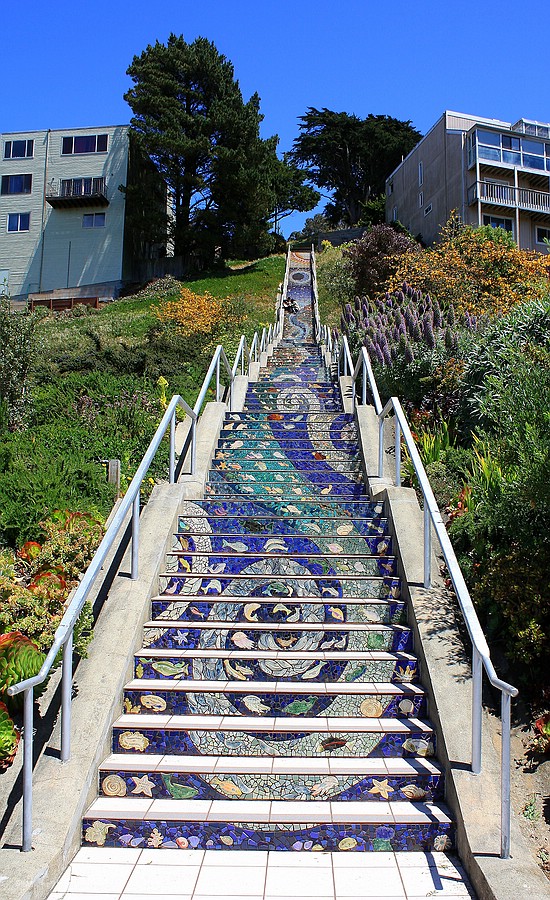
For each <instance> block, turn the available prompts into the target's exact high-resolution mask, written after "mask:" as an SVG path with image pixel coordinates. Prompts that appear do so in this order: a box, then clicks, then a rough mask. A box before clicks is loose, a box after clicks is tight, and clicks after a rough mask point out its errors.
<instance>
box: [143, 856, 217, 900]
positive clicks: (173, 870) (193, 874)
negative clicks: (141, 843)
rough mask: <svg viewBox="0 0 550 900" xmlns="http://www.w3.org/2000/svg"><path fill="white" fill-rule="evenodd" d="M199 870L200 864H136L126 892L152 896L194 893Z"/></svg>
mask: <svg viewBox="0 0 550 900" xmlns="http://www.w3.org/2000/svg"><path fill="white" fill-rule="evenodd" d="M163 852H164V851H163ZM199 870H200V865H199V864H197V865H196V866H163V865H155V864H153V863H151V865H148V866H136V867H135V869H134V870H133V872H132V874H131V875H130V878H129V879H128V884H127V885H126V890H125V894H148V895H149V896H151V897H155V896H156V894H157V893H159V894H162V893H164V894H168V895H170V894H171V895H174V894H176V895H178V894H192V893H193V889H194V887H195V884H196V881H197V876H198V874H199Z"/></svg>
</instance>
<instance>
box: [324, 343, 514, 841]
mask: <svg viewBox="0 0 550 900" xmlns="http://www.w3.org/2000/svg"><path fill="white" fill-rule="evenodd" d="M321 336H322V337H324V338H325V340H326V346H327V349H329V348H330V351H331V358H332V361H333V363H334V364H335V366H336V367H337V371H338V376H339V377H340V375H350V376H351V379H352V404H353V408H354V409H355V406H356V404H357V391H356V383H357V379H358V378H359V376H361V404H362V405H365V404H366V403H367V389H370V394H371V397H372V405H373V406H374V409H375V411H376V415H377V417H378V473H377V474H378V477H379V478H383V475H384V438H385V434H384V422H385V420H386V418H387V416H388V415H390V414H393V416H394V423H395V484H396V485H397V486H400V485H401V451H402V446H403V444H404V445H405V446H406V448H407V451H408V453H409V457H410V460H411V462H412V465H413V468H414V471H415V473H416V477H417V479H418V484H419V486H420V490H421V492H422V499H423V508H424V587H425V588H427V589H428V588H430V587H431V582H432V576H431V558H432V529H433V530H434V532H435V535H436V537H437V540H438V542H439V546H440V548H441V552H442V554H443V558H444V560H445V564H446V566H447V570H448V572H449V577H450V579H451V582H452V585H453V588H454V591H455V594H456V597H457V599H458V604H459V607H460V610H461V612H462V616H463V618H464V622H465V624H466V628H467V630H468V634H469V635H470V640H471V642H472V738H471V747H472V762H471V771H472V774H474V775H479V774H480V773H481V770H482V756H481V738H482V716H483V704H482V681H483V670H485V673H486V675H487V678H488V679H489V682H490V683H491V684H492V685H493V687H495V688H496V689H497V690H499V691H500V693H501V723H502V737H501V770H500V775H501V777H500V782H501V800H500V816H501V845H500V855H501V857H502V858H503V859H508V858H509V856H510V833H511V818H512V811H511V799H510V768H511V747H510V730H511V698H512V697H516V696H517V694H518V690H517V688H515V687H514V686H513V685H511V684H508V683H507V682H506V681H502V680H501V679H500V678H498V676H497V673H496V671H495V668H494V666H493V663H492V660H491V654H490V650H489V646H488V644H487V640H486V638H485V635H484V633H483V629H482V628H481V624H480V622H479V619H478V617H477V613H476V610H475V607H474V605H473V602H472V598H471V596H470V592H469V590H468V587H467V585H466V582H465V580H464V576H463V575H462V572H461V570H460V566H459V564H458V560H457V558H456V555H455V552H454V550H453V546H452V544H451V541H450V538H449V535H448V532H447V529H446V527H445V524H444V522H443V519H442V518H441V513H440V512H439V507H438V505H437V501H436V499H435V496H434V493H433V490H432V487H431V485H430V481H429V479H428V476H427V474H426V470H425V468H424V465H423V463H422V460H421V458H420V454H419V452H418V449H417V447H416V443H415V441H414V438H413V436H412V433H411V429H410V427H409V423H408V422H407V418H406V416H405V413H404V412H403V408H402V406H401V403H400V402H399V400H398V398H397V397H391V398H390V399H389V400H388V402H387V403H386V405H385V406H384V407H382V402H381V400H380V393H379V391H378V386H377V384H376V379H375V377H374V372H373V369H372V365H371V361H370V359H369V355H368V353H367V350H366V348H365V347H361V351H360V353H359V355H358V358H357V362H356V363H355V365H354V363H353V359H352V355H351V351H350V348H349V343H348V340H347V337H346V336H345V335H343V336H341V337H340V340H338V341H332V339H331V337H332V336H331V334H330V329H328V328H326V326H325V330H324V331H323V328H321Z"/></svg>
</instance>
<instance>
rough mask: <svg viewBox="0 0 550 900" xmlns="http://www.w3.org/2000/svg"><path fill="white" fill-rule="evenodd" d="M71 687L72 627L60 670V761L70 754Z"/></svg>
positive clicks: (63, 760) (64, 648)
mask: <svg viewBox="0 0 550 900" xmlns="http://www.w3.org/2000/svg"><path fill="white" fill-rule="evenodd" d="M72 689H73V629H72V628H71V631H70V634H69V636H68V637H67V640H66V641H65V643H64V644H63V668H62V670H61V762H67V760H68V759H69V757H70V755H71V717H72V705H71V701H72V696H71V695H72Z"/></svg>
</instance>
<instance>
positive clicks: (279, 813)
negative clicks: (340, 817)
mask: <svg viewBox="0 0 550 900" xmlns="http://www.w3.org/2000/svg"><path fill="white" fill-rule="evenodd" d="M270 821H271V822H331V821H332V819H331V810H330V803H328V802H326V801H315V800H307V801H304V802H303V803H299V802H295V801H292V800H273V801H272V803H271V818H270Z"/></svg>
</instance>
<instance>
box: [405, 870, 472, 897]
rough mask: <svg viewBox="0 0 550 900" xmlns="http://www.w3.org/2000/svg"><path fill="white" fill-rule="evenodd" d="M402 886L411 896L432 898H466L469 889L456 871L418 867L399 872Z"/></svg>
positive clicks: (468, 894)
mask: <svg viewBox="0 0 550 900" xmlns="http://www.w3.org/2000/svg"><path fill="white" fill-rule="evenodd" d="M400 872H401V877H402V879H403V884H404V885H405V888H406V890H407V893H408V894H409V895H411V896H419V897H425V896H433V897H443V896H446V895H447V896H449V897H464V896H466V897H468V896H474V895H473V893H472V894H470V889H469V887H468V885H467V883H466V882H465V881H464V879H463V877H462V875H461V874H459V873H458V872H457V871H456V869H454V868H449V870H448V871H445V870H443V869H441V870H440V869H439V868H435V867H426V868H420V867H418V866H414V867H412V866H411V867H409V868H406V867H405V868H402V869H401V870H400Z"/></svg>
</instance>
